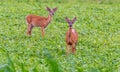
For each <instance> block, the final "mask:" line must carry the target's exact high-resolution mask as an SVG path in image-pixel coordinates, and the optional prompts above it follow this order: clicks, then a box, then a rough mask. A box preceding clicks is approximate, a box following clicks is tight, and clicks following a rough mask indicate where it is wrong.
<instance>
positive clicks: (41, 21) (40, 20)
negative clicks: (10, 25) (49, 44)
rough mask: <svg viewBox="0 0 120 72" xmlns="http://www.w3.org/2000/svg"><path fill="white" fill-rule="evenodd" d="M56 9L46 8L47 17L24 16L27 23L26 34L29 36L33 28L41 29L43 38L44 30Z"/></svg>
mask: <svg viewBox="0 0 120 72" xmlns="http://www.w3.org/2000/svg"><path fill="white" fill-rule="evenodd" d="M56 10H57V8H54V9H50V8H48V7H47V11H48V12H49V15H48V17H47V18H46V17H42V16H37V15H33V14H30V15H28V16H26V22H27V34H28V35H31V31H32V29H33V27H41V32H42V37H44V29H45V28H46V27H47V26H48V24H49V23H50V22H51V19H52V16H53V15H54V13H55V12H56Z"/></svg>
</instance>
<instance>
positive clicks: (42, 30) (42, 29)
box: [41, 27, 44, 38]
mask: <svg viewBox="0 0 120 72" xmlns="http://www.w3.org/2000/svg"><path fill="white" fill-rule="evenodd" d="M41 32H42V37H43V38H44V27H42V28H41Z"/></svg>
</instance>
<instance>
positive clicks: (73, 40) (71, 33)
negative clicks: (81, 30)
mask: <svg viewBox="0 0 120 72" xmlns="http://www.w3.org/2000/svg"><path fill="white" fill-rule="evenodd" d="M75 20H76V17H75V18H74V19H73V20H69V19H68V18H67V17H66V21H67V22H68V24H69V29H68V31H67V32H66V53H67V54H68V53H69V52H70V51H69V50H70V49H69V47H70V48H71V49H72V53H75V52H76V44H77V41H78V33H77V32H76V31H75V30H74V29H73V28H72V24H73V23H74V22H75Z"/></svg>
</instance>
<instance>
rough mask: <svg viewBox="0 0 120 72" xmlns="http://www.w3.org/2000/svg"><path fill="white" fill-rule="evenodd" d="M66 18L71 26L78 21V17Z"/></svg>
mask: <svg viewBox="0 0 120 72" xmlns="http://www.w3.org/2000/svg"><path fill="white" fill-rule="evenodd" d="M65 19H66V22H67V23H68V24H69V27H72V25H73V24H74V22H75V21H76V17H74V18H73V20H69V19H68V17H66V18H65Z"/></svg>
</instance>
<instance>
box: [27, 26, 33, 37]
mask: <svg viewBox="0 0 120 72" xmlns="http://www.w3.org/2000/svg"><path fill="white" fill-rule="evenodd" d="M32 29H33V26H32V25H31V24H28V26H27V34H28V35H29V36H30V35H31V31H32Z"/></svg>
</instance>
